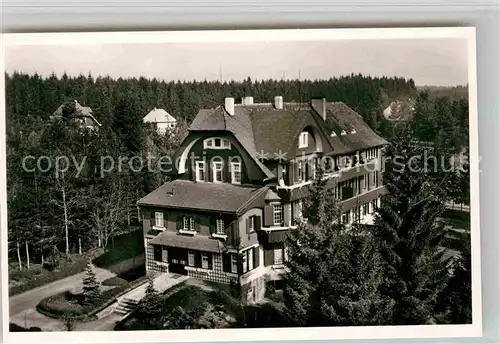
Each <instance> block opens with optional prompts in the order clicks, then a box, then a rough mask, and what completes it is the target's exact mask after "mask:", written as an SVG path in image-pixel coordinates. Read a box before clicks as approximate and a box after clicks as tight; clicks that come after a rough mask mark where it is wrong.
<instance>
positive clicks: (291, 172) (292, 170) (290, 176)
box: [287, 161, 297, 185]
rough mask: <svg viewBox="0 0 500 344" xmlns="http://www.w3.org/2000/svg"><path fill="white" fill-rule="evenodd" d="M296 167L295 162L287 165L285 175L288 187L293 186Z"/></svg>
mask: <svg viewBox="0 0 500 344" xmlns="http://www.w3.org/2000/svg"><path fill="white" fill-rule="evenodd" d="M296 168H297V167H296V166H295V162H293V161H292V162H290V164H288V171H287V174H288V185H293V184H294V180H295V169H296Z"/></svg>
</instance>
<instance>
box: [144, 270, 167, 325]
mask: <svg viewBox="0 0 500 344" xmlns="http://www.w3.org/2000/svg"><path fill="white" fill-rule="evenodd" d="M163 313H164V312H163V302H162V298H161V296H160V294H159V293H158V291H157V290H156V289H155V286H154V277H153V276H150V277H149V279H148V285H147V286H146V291H145V295H144V297H143V298H142V300H141V301H140V302H139V306H138V308H137V317H138V318H140V319H142V321H143V322H144V323H145V324H146V325H147V326H148V328H151V329H159V328H161V325H162V324H163V318H164V314H163Z"/></svg>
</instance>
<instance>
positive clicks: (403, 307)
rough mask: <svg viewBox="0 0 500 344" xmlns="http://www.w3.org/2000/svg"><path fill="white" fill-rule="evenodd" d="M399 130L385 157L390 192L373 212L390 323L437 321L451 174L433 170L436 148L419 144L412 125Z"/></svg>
mask: <svg viewBox="0 0 500 344" xmlns="http://www.w3.org/2000/svg"><path fill="white" fill-rule="evenodd" d="M398 131H399V133H398V135H397V137H398V139H397V140H396V141H395V142H394V143H393V145H392V146H390V147H389V148H388V150H387V152H386V156H385V157H386V163H385V166H384V168H385V172H384V184H385V186H386V188H387V190H388V194H387V195H386V196H384V197H383V199H382V206H381V207H380V208H379V209H377V214H376V216H375V227H374V228H375V230H374V234H375V236H376V237H377V240H378V241H379V245H380V252H381V255H382V258H383V262H384V274H385V277H386V280H385V282H384V284H383V286H382V290H383V293H384V295H385V296H386V297H389V298H390V299H392V300H393V302H394V304H395V306H394V309H393V312H392V319H391V323H392V324H394V325H409V324H426V323H432V322H433V321H434V315H435V314H434V307H435V305H436V301H437V295H438V294H439V292H440V291H441V290H442V289H443V288H444V286H445V284H446V280H447V278H448V271H447V264H446V261H445V259H444V250H443V248H442V245H443V238H444V235H445V229H444V224H443V223H442V222H441V221H440V220H439V218H440V216H441V215H442V214H443V212H444V202H445V200H446V196H447V190H448V189H449V180H450V174H449V173H448V174H447V173H442V172H441V171H440V170H430V169H429V166H431V165H430V164H428V163H429V162H430V161H429V160H432V153H433V151H432V149H431V150H429V149H428V148H426V147H422V146H419V145H418V144H416V143H415V141H414V139H413V137H414V136H413V132H412V130H411V129H410V128H409V127H404V128H399V130H398ZM426 149H427V153H426V154H428V155H427V156H428V157H429V159H425V157H426V155H424V151H425V150H426ZM429 153H431V154H429ZM434 153H435V151H434ZM426 164H427V165H426ZM426 166H427V167H426ZM437 168H438V169H439V166H437Z"/></svg>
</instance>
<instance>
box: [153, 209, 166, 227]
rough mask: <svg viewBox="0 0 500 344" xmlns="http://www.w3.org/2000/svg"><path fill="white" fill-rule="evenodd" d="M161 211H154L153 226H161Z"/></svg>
mask: <svg viewBox="0 0 500 344" xmlns="http://www.w3.org/2000/svg"><path fill="white" fill-rule="evenodd" d="M163 226H164V222H163V213H162V212H160V211H157V212H155V227H163Z"/></svg>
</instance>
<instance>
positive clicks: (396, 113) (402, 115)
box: [383, 99, 415, 121]
mask: <svg viewBox="0 0 500 344" xmlns="http://www.w3.org/2000/svg"><path fill="white" fill-rule="evenodd" d="M414 111H415V102H414V101H413V100H412V99H407V100H395V101H393V102H392V103H391V104H390V105H389V106H388V107H386V108H385V109H384V112H383V114H384V118H385V119H388V120H390V121H406V120H409V119H410V118H411V116H412V115H413V112H414Z"/></svg>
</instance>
